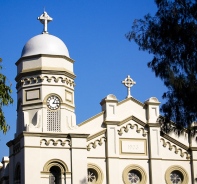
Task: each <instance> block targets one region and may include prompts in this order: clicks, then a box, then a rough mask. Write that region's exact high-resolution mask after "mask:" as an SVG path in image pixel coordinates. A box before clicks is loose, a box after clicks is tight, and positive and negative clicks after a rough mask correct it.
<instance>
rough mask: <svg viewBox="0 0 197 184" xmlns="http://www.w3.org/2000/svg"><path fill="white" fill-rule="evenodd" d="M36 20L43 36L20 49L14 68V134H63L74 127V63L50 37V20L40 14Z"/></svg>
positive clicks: (62, 44)
mask: <svg viewBox="0 0 197 184" xmlns="http://www.w3.org/2000/svg"><path fill="white" fill-rule="evenodd" d="M38 20H40V22H41V23H42V24H43V27H44V28H43V32H42V34H40V35H37V36H35V37H33V38H31V39H30V40H29V41H28V42H27V43H26V44H25V46H24V48H23V51H22V54H21V58H20V59H19V60H18V61H17V62H16V65H17V76H16V82H17V100H18V105H17V131H16V136H17V135H19V134H20V133H21V132H23V131H27V132H45V133H46V132H56V133H58V132H61V133H65V132H66V131H67V130H69V129H73V127H75V125H76V117H75V104H74V86H75V83H74V79H75V74H74V72H73V64H74V61H73V60H72V59H71V58H70V56H69V52H68V49H67V47H66V45H65V44H64V43H63V42H62V41H61V40H60V39H59V38H57V37H55V36H53V35H50V34H49V33H48V30H47V25H48V23H49V22H50V21H52V18H51V17H50V16H49V15H48V14H47V13H46V12H44V13H43V14H42V15H41V16H40V17H38Z"/></svg>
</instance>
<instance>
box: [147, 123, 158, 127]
mask: <svg viewBox="0 0 197 184" xmlns="http://www.w3.org/2000/svg"><path fill="white" fill-rule="evenodd" d="M147 125H148V126H149V127H160V126H161V125H160V124H159V123H148V124H147Z"/></svg>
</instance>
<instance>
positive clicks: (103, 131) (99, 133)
mask: <svg viewBox="0 0 197 184" xmlns="http://www.w3.org/2000/svg"><path fill="white" fill-rule="evenodd" d="M105 132H106V129H104V130H101V131H100V132H97V133H95V134H93V135H91V136H89V137H88V138H87V141H90V140H92V139H94V138H96V137H98V136H100V135H103V134H105Z"/></svg>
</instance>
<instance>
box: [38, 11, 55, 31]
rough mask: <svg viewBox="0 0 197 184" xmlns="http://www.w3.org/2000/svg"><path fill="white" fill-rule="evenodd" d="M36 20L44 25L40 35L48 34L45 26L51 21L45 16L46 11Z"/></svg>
mask: <svg viewBox="0 0 197 184" xmlns="http://www.w3.org/2000/svg"><path fill="white" fill-rule="evenodd" d="M38 20H40V22H41V23H42V24H43V25H44V28H43V32H42V33H48V31H47V24H48V23H49V22H50V21H52V20H53V19H52V18H51V17H50V16H49V15H48V14H47V12H46V11H44V12H43V14H42V15H40V17H38Z"/></svg>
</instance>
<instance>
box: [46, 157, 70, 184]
mask: <svg viewBox="0 0 197 184" xmlns="http://www.w3.org/2000/svg"><path fill="white" fill-rule="evenodd" d="M43 172H44V173H49V184H65V183H66V176H67V174H66V173H68V177H69V175H70V172H69V170H68V167H67V165H66V164H65V163H64V162H63V161H62V160H59V159H52V160H49V161H48V162H47V163H46V164H45V165H44V168H43Z"/></svg>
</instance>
